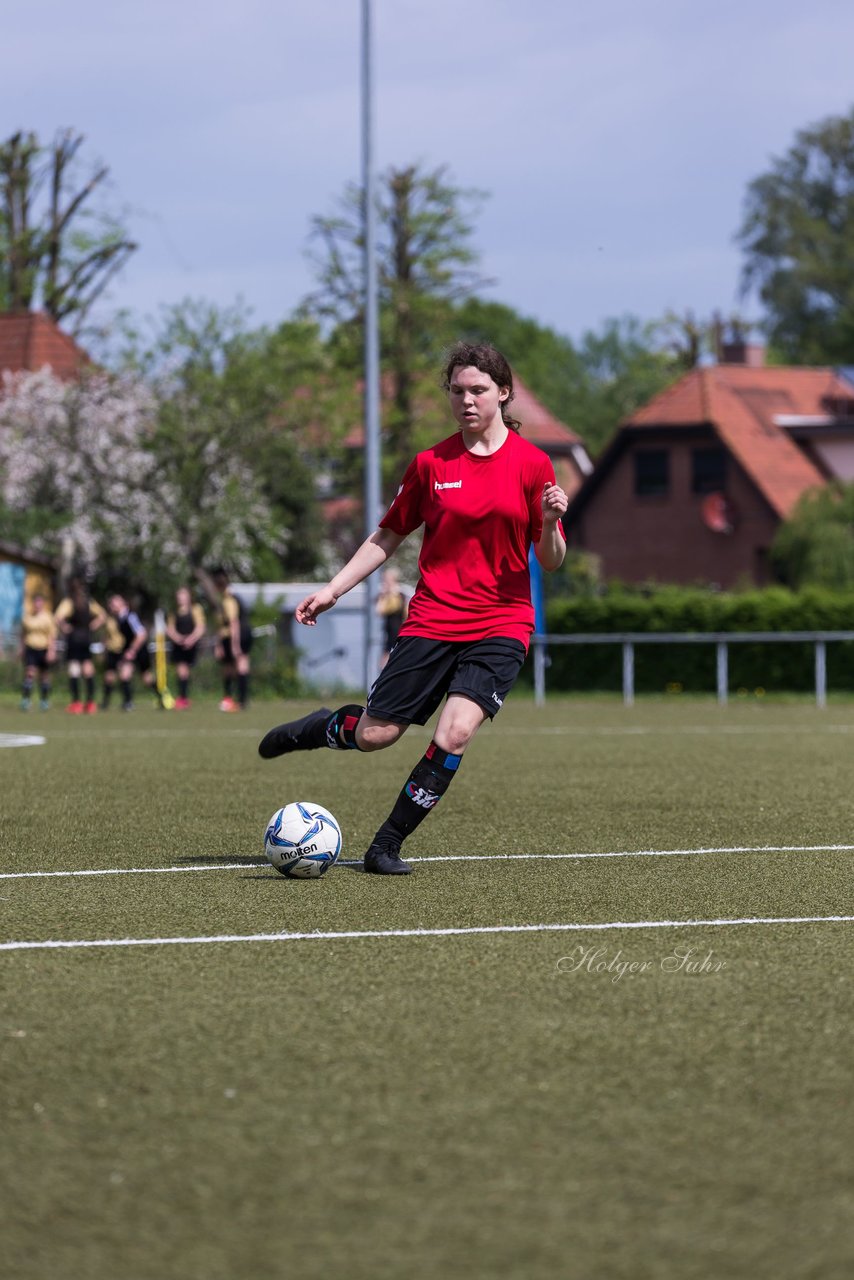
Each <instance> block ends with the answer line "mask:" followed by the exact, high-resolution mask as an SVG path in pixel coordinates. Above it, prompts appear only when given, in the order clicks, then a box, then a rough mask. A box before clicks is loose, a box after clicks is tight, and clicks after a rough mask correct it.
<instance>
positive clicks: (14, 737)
mask: <svg viewBox="0 0 854 1280" xmlns="http://www.w3.org/2000/svg"><path fill="white" fill-rule="evenodd" d="M44 744H45V739H44V738H43V737H41V735H40V734H37V733H0V747H43V746H44Z"/></svg>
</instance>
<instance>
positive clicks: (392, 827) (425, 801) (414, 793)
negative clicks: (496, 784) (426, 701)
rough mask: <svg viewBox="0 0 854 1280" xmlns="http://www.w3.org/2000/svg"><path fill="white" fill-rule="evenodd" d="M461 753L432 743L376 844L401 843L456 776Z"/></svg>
mask: <svg viewBox="0 0 854 1280" xmlns="http://www.w3.org/2000/svg"><path fill="white" fill-rule="evenodd" d="M461 760H462V756H454V755H451V754H450V753H449V752H447V751H443V750H442V748H441V747H437V746H436V744H435V742H431V743H430V746H429V747H428V748H427V750H426V751H425V753H424V755H423V756H422V757H421V759H420V760H419V761H418V764H417V765H416V766H415V768H414V769H413V770H412V773H411V774H410V775H409V778H408V779H407V782H406V785H405V786H404V788H403V790H402V791H401V793H400V795H399V796H398V797H397V800H396V801H395V805H394V808H393V809H392V811H391V813H390V814H389V816H388V818H386V820H385V822H384V823H383V825H382V826H381V827H380V829H379V831H378V832H377V834H376V835H375V836H374V843H375V844H393V845H396V846H399V845H400V844H401V843H402V841H404V840H405V839H406V837H407V836H408V835H411V834H412V832H413V831H414V830H415V828H416V827H417V826H418V824H419V823H421V822H423V821H424V819H425V818H426V817H427V814H428V813H429V812H430V810H431V809H432V808H433V806H434V805H435V804H437V803H438V801H439V800H440V799H441V798H442V796H443V795H444V794H445V792H446V791H447V790H448V787H449V786H450V785H451V783H452V782H453V780H454V778H455V777H456V773H457V769H459V767H460V761H461Z"/></svg>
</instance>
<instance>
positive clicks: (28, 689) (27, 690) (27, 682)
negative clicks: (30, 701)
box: [21, 676, 33, 698]
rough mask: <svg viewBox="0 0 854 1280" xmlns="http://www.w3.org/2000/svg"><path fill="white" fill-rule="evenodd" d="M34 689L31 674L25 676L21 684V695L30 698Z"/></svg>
mask: <svg viewBox="0 0 854 1280" xmlns="http://www.w3.org/2000/svg"><path fill="white" fill-rule="evenodd" d="M32 691H33V681H32V677H31V676H24V683H23V684H22V685H21V696H22V697H23V698H29V696H30V694H31V693H32Z"/></svg>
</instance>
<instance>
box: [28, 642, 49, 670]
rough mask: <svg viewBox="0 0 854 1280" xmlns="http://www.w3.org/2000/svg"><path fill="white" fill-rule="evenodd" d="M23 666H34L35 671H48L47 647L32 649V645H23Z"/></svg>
mask: <svg viewBox="0 0 854 1280" xmlns="http://www.w3.org/2000/svg"><path fill="white" fill-rule="evenodd" d="M24 666H25V667H35V669H36V670H37V671H49V670H50V663H49V662H48V660H47V649H34V648H33V647H32V645H29V644H28V645H25V646H24Z"/></svg>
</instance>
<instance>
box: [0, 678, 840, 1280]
mask: <svg viewBox="0 0 854 1280" xmlns="http://www.w3.org/2000/svg"><path fill="white" fill-rule="evenodd" d="M306 709H307V707H306V706H305V705H302V704H290V705H288V706H286V707H280V708H278V709H276V708H271V707H269V706H268V707H259V708H257V709H255V710H252V711H250V712H249V713H247V714H246V715H243V716H224V715H220V714H219V713H217V712H216V711H215V710H214V709H213V708H208V707H204V706H201V707H199V708H198V709H196V708H194V709H193V711H192V712H191V713H189V714H186V715H180V714H172V715H166V714H162V713H157V712H155V711H154V710H149V709H148V708H140V709H139V710H138V711H137V712H136V713H135V714H134V715H133V716H120V715H119V714H118V713H113V714H110V715H105V716H98V717H95V718H93V719H91V720H89V719H80V720H77V719H71V718H70V717H66V716H63V715H62V714H61V713H59V712H50V713H48V714H46V715H43V716H36V715H30V716H29V717H24V716H21V715H20V714H18V713H16V712H14V711H13V710H12V709H11V704H8V705H7V707H6V709H5V710H3V709H0V733H3V732H6V733H21V732H32V733H39V734H43V735H44V737H45V738H46V742H45V744H44V745H42V746H30V747H22V748H19V749H11V750H2V751H0V790H2V803H0V851H2V858H0V862H1V863H2V865H1V866H0V872H2V876H3V878H0V919H2V925H0V942H2V943H4V944H8V943H16V944H20V943H28V942H46V941H53V942H57V941H73V942H82V943H91V942H93V941H94V942H102V943H106V942H111V943H118V944H119V945H110V946H107V945H99V946H85V947H80V948H75V949H61V948H48V949H40V948H29V947H17V948H8V947H7V948H4V949H2V950H0V988H1V989H2V1025H0V1044H2V1057H1V1058H0V1070H2V1098H3V1102H2V1108H3V1110H2V1115H3V1121H2V1132H3V1141H2V1144H0V1170H2V1172H1V1173H0V1177H2V1184H3V1201H4V1214H3V1217H4V1223H3V1229H2V1244H0V1253H2V1256H3V1263H2V1272H3V1275H4V1277H8V1280H45V1278H46V1277H52V1278H53V1277H57V1278H59V1280H64V1278H65V1277H68V1278H69V1280H72V1278H73V1280H76V1278H77V1277H80V1278H83V1277H85V1278H86V1280H173V1278H174V1280H203V1278H204V1280H233V1278H234V1277H238V1276H239V1277H246V1278H247V1280H256V1278H257V1280H278V1277H286V1276H287V1277H290V1276H293V1275H300V1276H302V1277H305V1278H306V1280H314V1278H315V1277H317V1278H319V1277H328V1276H330V1275H332V1276H339V1275H340V1276H345V1277H352V1278H353V1280H362V1278H363V1277H364V1278H365V1280H367V1278H368V1277H371V1278H376V1277H395V1278H397V1277H406V1278H409V1277H412V1278H413V1280H418V1278H420V1277H442V1278H447V1280H452V1278H453V1277H489V1278H492V1277H508V1278H509V1277H514V1278H515V1277H519V1278H520V1280H521V1278H522V1277H525V1278H526V1280H540V1278H541V1277H542V1278H543V1280H545V1278H546V1277H549V1278H551V1277H557V1276H559V1277H573V1278H575V1277H579V1280H598V1278H599V1277H603V1278H610V1277H614V1278H620V1280H643V1278H645V1277H649V1278H650V1280H670V1278H671V1277H672V1278H673V1280H692V1278H694V1277H697V1278H698V1280H706V1278H709V1280H712V1278H714V1280H717V1278H718V1277H742V1276H743V1277H748V1276H749V1277H766V1276H767V1277H772V1276H773V1277H775V1278H778V1277H786V1278H787V1280H789V1278H794V1277H808V1276H809V1277H817V1278H820V1280H833V1278H835V1277H840V1278H841V1277H848V1276H850V1275H851V1274H852V1273H854V1232H852V1225H851V1224H852V1200H853V1199H854V1197H853V1196H852V1173H853V1172H854V1157H852V1151H854V1124H852V1108H851V1086H852V1066H851V1064H852V1061H854V1043H852V1041H854V1033H852V1020H851V1006H852V999H851V974H852V967H854V924H852V922H851V921H850V920H844V919H842V920H829V919H826V918H827V917H845V916H848V917H851V916H854V893H852V890H851V883H852V879H851V868H852V858H854V853H852V850H851V848H844V847H843V848H840V847H836V848H834V847H833V846H851V845H854V812H852V810H854V795H853V794H852V789H851V783H850V773H851V756H852V749H854V706H852V704H839V705H836V706H832V707H831V708H829V709H828V710H826V711H824V712H820V711H817V710H816V709H815V708H814V707H812V706H809V705H807V704H805V703H791V704H789V705H783V704H776V705H767V704H766V705H756V704H751V705H749V706H748V705H734V706H731V707H730V708H729V709H726V710H721V709H719V708H717V707H716V706H714V705H713V704H711V703H709V702H705V701H696V702H685V701H678V702H677V701H669V702H663V701H662V702H652V701H650V702H643V703H640V704H638V705H637V706H636V707H635V708H633V709H632V710H625V709H623V708H622V707H621V706H619V705H618V704H617V703H615V702H613V701H609V700H604V699H603V700H601V701H588V702H584V701H580V700H579V701H576V700H558V699H554V700H552V701H550V702H549V704H548V706H547V707H546V708H544V709H543V710H540V711H537V710H535V709H534V708H533V707H532V706H531V705H530V704H529V703H527V702H525V701H524V699H521V698H517V699H516V700H515V702H514V700H512V699H511V701H510V703H509V704H508V706H507V707H506V708H505V710H504V711H502V713H501V715H500V716H499V717H498V720H497V721H496V723H495V724H494V725H493V726H491V727H490V726H487V727H485V728H484V729H483V730H482V732H481V734H480V735H479V737H478V739H477V740H476V742H475V744H474V745H473V746H472V748H471V749H470V751H469V753H468V754H467V755H466V759H465V761H464V763H463V765H462V767H461V770H460V774H459V777H458V779H457V780H456V781H455V782H454V785H453V787H452V788H451V790H450V791H449V793H448V795H447V796H446V798H445V799H444V800H443V801H442V804H441V805H440V806H439V807H438V808H437V810H436V811H435V813H433V814H432V815H431V816H430V817H429V819H428V820H427V822H425V823H424V825H423V826H422V827H421V828H420V829H419V831H418V832H417V833H416V834H415V836H413V838H412V840H411V841H410V842H409V845H408V850H409V852H411V854H412V855H413V856H414V857H415V858H418V859H420V860H419V861H417V862H416V863H415V868H416V871H415V874H414V875H413V876H411V877H408V878H406V877H404V878H390V879H384V878H379V877H373V876H365V875H363V874H362V873H361V871H359V870H358V869H356V868H354V867H347V866H338V867H336V868H335V869H334V870H333V871H332V872H331V873H330V874H329V875H327V876H326V877H325V878H324V879H323V880H321V881H318V882H290V881H287V880H285V879H283V878H282V877H280V876H278V875H277V874H276V873H275V872H274V871H273V870H272V869H269V868H267V867H266V866H265V865H263V857H262V856H261V855H260V852H259V850H260V841H261V835H262V832H263V829H264V825H265V823H266V820H267V818H268V817H269V815H270V814H271V813H272V812H273V811H274V810H275V809H276V808H278V807H279V805H281V804H284V803H286V802H287V801H289V800H294V799H309V800H313V801H317V802H319V803H320V804H323V805H325V806H327V807H328V808H330V809H331V810H332V812H333V813H335V814H336V816H337V817H338V818H339V821H340V822H341V825H342V827H343V830H344V839H345V849H344V854H343V857H344V858H354V859H355V858H358V857H359V856H360V855H361V853H362V852H363V851H364V848H365V847H366V844H367V842H368V841H369V839H370V837H371V835H372V834H373V832H374V830H375V828H376V827H377V825H378V824H379V822H380V821H381V820H382V818H383V817H384V816H385V814H386V812H387V810H388V808H389V807H390V805H391V803H392V800H393V798H394V796H395V795H396V793H397V791H398V789H399V787H400V785H401V784H402V782H403V780H404V779H405V777H406V775H407V773H408V772H409V769H410V767H411V765H412V764H413V763H414V761H415V760H416V759H417V758H418V756H419V755H420V754H421V752H422V751H423V748H424V746H425V745H426V743H427V741H428V735H427V734H426V733H422V732H420V731H415V730H413V731H411V732H410V734H408V735H407V736H406V737H405V738H404V739H403V741H402V742H401V743H400V744H399V745H398V746H397V747H396V748H394V749H393V750H390V751H388V752H385V753H383V754H381V755H374V756H370V757H368V756H360V755H357V754H356V753H348V754H346V755H344V754H338V755H333V754H332V753H331V752H328V751H318V752H314V753H311V754H307V755H299V756H292V757H289V758H287V759H285V760H282V761H277V762H263V761H261V760H259V759H258V757H257V755H256V754H255V745H256V742H257V740H258V738H259V737H260V735H261V733H262V732H263V731H264V730H265V729H266V728H268V727H269V725H270V723H272V722H273V721H274V720H275V719H278V718H287V717H290V716H292V715H298V714H302V712H303V711H304V710H306ZM808 846H816V847H815V848H807V847H808ZM699 850H706V851H707V852H685V851H699ZM643 851H646V854H648V855H649V856H629V855H632V854H636V853H640V852H643ZM679 851H682V852H679ZM545 854H549V855H562V856H560V857H554V856H552V857H549V858H546V857H543V856H542V855H545ZM502 855H512V856H502ZM524 855H535V856H533V857H530V856H524ZM581 855H597V856H581ZM600 855H619V856H600ZM439 859H448V860H439ZM70 871H77V872H80V871H108V872H118V873H119V874H105V875H88V876H82V875H78V876H68V875H66V874H64V873H67V872H70ZM32 872H38V873H49V872H61V873H63V874H61V875H49V874H39V875H30V874H28V875H22V873H32ZM736 920H738V921H745V920H747V921H751V922H752V923H741V924H735V923H711V922H714V921H736ZM773 921H776V923H773ZM668 922H669V923H668ZM691 922H694V923H691ZM696 922H708V923H696ZM570 925H571V926H597V927H596V928H590V929H586V928H578V929H564V928H562V926H570ZM515 926H530V928H528V929H526V930H525V931H518V932H513V931H505V932H501V931H498V930H510V929H512V928H513V927H515ZM547 926H549V927H547ZM554 926H561V927H560V928H555V927H554ZM598 926H605V927H598ZM632 926H638V927H632ZM444 930H459V931H460V932H442V931H444ZM476 930H481V931H480V932H477V931H476ZM431 931H434V932H431ZM271 934H272V935H279V936H277V937H274V938H273V939H269V938H268V937H267V935H271ZM293 934H322V935H330V934H331V935H363V936H332V937H330V936H323V937H311V938H308V939H304V938H302V939H301V938H293V937H291V938H289V937H288V936H287V935H293ZM257 935H262V936H261V937H258V936H257ZM283 935H284V936H283ZM364 935H368V936H364ZM202 938H204V939H208V941H204V942H200V941H195V942H194V941H193V939H196V940H198V939H202ZM228 939H232V940H228ZM139 943H142V944H144V945H136V944H139Z"/></svg>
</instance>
